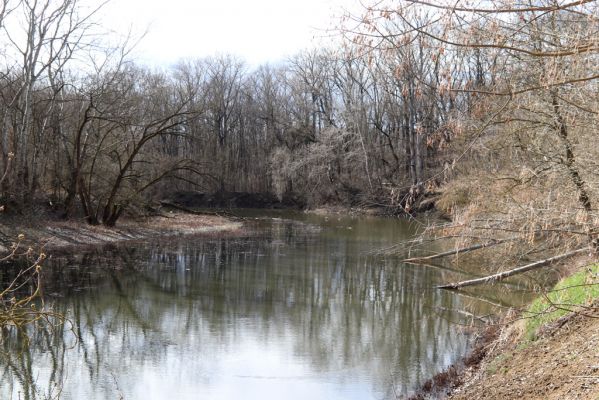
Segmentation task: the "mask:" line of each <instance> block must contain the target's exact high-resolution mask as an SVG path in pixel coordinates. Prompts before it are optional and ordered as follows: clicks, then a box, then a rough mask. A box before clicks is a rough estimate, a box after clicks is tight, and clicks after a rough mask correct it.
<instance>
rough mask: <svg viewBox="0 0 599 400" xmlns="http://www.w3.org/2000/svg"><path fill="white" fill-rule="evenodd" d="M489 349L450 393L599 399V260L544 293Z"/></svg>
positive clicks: (462, 399)
mask: <svg viewBox="0 0 599 400" xmlns="http://www.w3.org/2000/svg"><path fill="white" fill-rule="evenodd" d="M487 349H488V352H487V354H486V357H485V358H484V359H483V360H482V361H481V363H480V364H479V365H477V366H474V367H470V368H467V369H466V370H465V371H464V372H463V373H462V374H461V376H460V377H459V382H458V385H457V386H458V388H457V389H455V390H454V391H453V394H452V395H451V396H450V398H451V399H460V400H465V399H473V398H476V399H555V400H558V399H560V400H561V399H593V400H597V399H599V265H598V264H593V265H590V266H586V267H583V268H581V269H579V270H578V271H576V272H574V273H573V274H571V275H569V276H567V277H565V278H563V279H562V280H560V281H559V282H558V283H557V284H556V285H555V286H554V287H553V288H552V289H551V290H547V291H544V292H543V293H541V294H540V296H539V297H538V298H537V299H536V300H534V301H533V302H532V303H531V304H530V305H529V306H528V307H527V309H526V310H525V311H523V312H522V313H521V315H519V316H517V317H516V318H512V321H511V322H509V323H507V324H505V325H504V326H503V327H502V329H501V332H500V333H499V335H498V336H497V338H496V339H495V340H494V341H492V342H491V343H489V344H488V345H487Z"/></svg>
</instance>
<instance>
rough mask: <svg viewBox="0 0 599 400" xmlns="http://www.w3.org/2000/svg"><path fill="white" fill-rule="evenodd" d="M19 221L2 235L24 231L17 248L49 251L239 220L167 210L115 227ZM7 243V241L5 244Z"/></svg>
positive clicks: (11, 237) (237, 226)
mask: <svg viewBox="0 0 599 400" xmlns="http://www.w3.org/2000/svg"><path fill="white" fill-rule="evenodd" d="M18 222H19V221H15V220H14V219H13V220H12V221H8V223H3V224H1V225H0V226H1V227H2V235H3V236H4V238H5V240H6V241H7V242H8V243H10V242H11V241H12V242H17V238H18V236H19V235H24V238H23V240H21V242H20V247H21V248H25V249H26V248H28V247H30V248H32V249H34V250H36V251H37V250H39V251H42V250H43V251H44V252H52V251H63V250H66V249H75V250H76V249H77V248H82V247H89V246H101V245H104V244H109V243H119V242H126V241H133V240H145V239H153V238H158V237H174V236H185V235H196V234H212V233H223V234H224V233H227V234H233V233H238V232H239V231H241V230H242V227H243V223H242V222H238V221H235V220H233V219H231V218H227V217H222V216H217V215H208V214H188V213H184V212H169V213H168V214H165V215H159V216H149V217H140V218H123V219H122V220H121V221H119V223H118V224H117V226H116V227H112V228H108V227H105V226H103V225H89V224H87V223H85V222H80V221H60V220H54V219H45V220H40V221H36V222H35V223H30V224H19V223H18ZM8 243H5V244H4V245H0V252H8V251H9V249H8V248H7V244H8ZM8 246H10V244H8Z"/></svg>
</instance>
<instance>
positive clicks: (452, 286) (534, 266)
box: [437, 247, 589, 289]
mask: <svg viewBox="0 0 599 400" xmlns="http://www.w3.org/2000/svg"><path fill="white" fill-rule="evenodd" d="M585 251H589V248H588V247H584V248H582V249H577V250H572V251H569V252H567V253H564V254H560V255H557V256H554V257H551V258H546V259H544V260H540V261H535V262H533V263H531V264H526V265H523V266H522V267H518V268H514V269H510V270H509V271H504V272H499V273H497V274H493V275H489V276H485V277H482V278H477V279H470V280H467V281H461V282H456V283H450V284H447V285H440V286H437V289H459V288H462V287H466V286H474V285H484V284H486V283H495V282H498V281H500V280H502V279H505V278H507V277H510V276H514V275H517V274H521V273H523V272H528V271H531V270H533V269H537V268H541V267H544V266H546V265H550V264H553V263H554V262H556V261H560V260H563V259H565V258H569V257H572V256H575V255H576V254H580V253H583V252H585Z"/></svg>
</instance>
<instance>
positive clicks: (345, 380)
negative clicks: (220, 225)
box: [0, 213, 496, 400]
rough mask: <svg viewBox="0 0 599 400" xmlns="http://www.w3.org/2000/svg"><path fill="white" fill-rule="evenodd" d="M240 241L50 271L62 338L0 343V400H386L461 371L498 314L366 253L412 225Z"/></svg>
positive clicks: (321, 220) (281, 224)
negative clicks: (477, 335)
mask: <svg viewBox="0 0 599 400" xmlns="http://www.w3.org/2000/svg"><path fill="white" fill-rule="evenodd" d="M245 226H246V229H245V233H242V234H236V235H232V237H229V238H219V237H216V236H212V237H210V236H208V237H207V236H204V237H201V236H198V237H180V238H175V239H161V240H149V241H147V242H141V243H126V244H123V245H118V246H114V245H113V246H106V247H103V248H100V249H95V250H89V251H86V252H83V253H79V254H72V255H65V256H54V257H52V259H51V260H50V262H49V263H48V264H47V265H46V267H45V269H46V270H45V279H44V289H45V301H46V303H47V305H50V306H51V307H52V308H53V309H54V310H56V311H58V312H60V313H63V314H64V315H65V316H66V317H67V318H68V323H66V324H64V325H56V326H52V325H48V324H45V325H43V327H42V328H41V329H37V330H35V331H32V332H30V334H29V337H28V338H27V339H25V338H24V337H23V336H22V335H19V334H18V333H15V332H14V331H10V330H7V331H5V332H4V338H3V341H2V347H3V349H2V354H1V355H0V357H1V359H0V365H1V367H2V375H1V376H0V398H1V399H34V398H35V399H45V398H61V399H88V400H93V399H127V400H129V399H131V400H134V399H135V400H137V399H140V400H141V399H143V400H148V399H173V400H179V399H182V400H183V399H215V400H218V399H230V400H233V399H235V400H237V399H244V400H250V399H260V400H265V399H298V400H299V399H301V400H305V399H310V400H317V399H323V400H324V399H326V400H335V399H360V400H368V399H380V400H386V399H395V398H400V397H401V396H403V395H405V394H408V393H410V391H411V390H413V389H414V388H415V387H416V386H417V385H418V384H421V383H422V382H423V381H425V380H426V379H428V378H430V377H431V376H432V375H433V374H434V373H435V372H438V371H440V370H441V369H443V368H444V367H446V366H448V365H449V364H451V363H452V362H454V361H455V360H456V359H457V358H459V357H460V356H462V355H464V353H465V352H466V350H467V347H468V343H469V342H468V341H469V335H468V333H469V332H471V330H470V329H469V326H470V325H472V323H473V322H475V320H474V319H473V318H471V317H468V315H469V314H470V313H472V314H476V315H486V314H488V313H491V312H494V311H496V309H494V307H493V306H492V305H491V304H490V303H491V302H490V301H488V300H477V299H476V298H475V297H474V296H472V297H471V296H464V295H462V294H460V293H454V292H449V291H442V290H437V289H434V285H435V284H437V283H441V282H447V281H451V280H455V279H456V278H460V277H462V278H463V277H464V276H461V275H460V274H456V273H454V272H451V271H450V270H445V269H440V268H433V267H426V266H414V265H407V264H402V263H401V261H400V260H401V256H402V255H404V256H405V252H404V254H400V255H398V256H389V255H385V256H383V255H380V254H378V253H373V250H376V249H381V248H386V247H389V246H391V245H395V244H397V243H399V242H402V241H406V240H409V239H411V238H413V237H414V235H415V234H416V231H417V229H418V226H417V225H416V224H414V223H410V222H408V221H403V220H397V219H383V218H374V217H355V218H352V217H338V216H332V217H331V216H329V217H319V216H311V215H305V214H299V213H298V214H293V213H278V214H271V215H264V214H262V215H250V217H249V218H248V219H247V220H246V222H245ZM426 250H427V251H434V250H438V249H434V248H428V249H426Z"/></svg>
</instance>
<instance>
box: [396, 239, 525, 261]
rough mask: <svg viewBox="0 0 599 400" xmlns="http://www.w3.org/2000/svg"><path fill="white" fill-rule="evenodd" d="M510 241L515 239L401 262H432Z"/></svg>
mask: <svg viewBox="0 0 599 400" xmlns="http://www.w3.org/2000/svg"><path fill="white" fill-rule="evenodd" d="M512 240H515V238H509V239H501V240H491V241H489V242H486V243H480V244H476V245H474V246H470V247H463V248H461V249H454V250H449V251H446V252H444V253H439V254H433V255H432V256H426V257H413V258H406V259H405V260H403V262H411V263H419V262H421V261H428V260H434V259H436V258H442V257H446V256H452V255H457V254H460V253H468V252H469V251H474V250H478V249H484V248H486V247H491V246H495V245H498V244H501V243H505V242H509V241H512Z"/></svg>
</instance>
